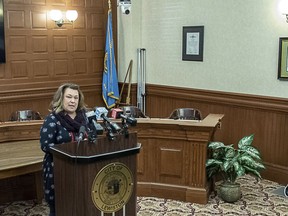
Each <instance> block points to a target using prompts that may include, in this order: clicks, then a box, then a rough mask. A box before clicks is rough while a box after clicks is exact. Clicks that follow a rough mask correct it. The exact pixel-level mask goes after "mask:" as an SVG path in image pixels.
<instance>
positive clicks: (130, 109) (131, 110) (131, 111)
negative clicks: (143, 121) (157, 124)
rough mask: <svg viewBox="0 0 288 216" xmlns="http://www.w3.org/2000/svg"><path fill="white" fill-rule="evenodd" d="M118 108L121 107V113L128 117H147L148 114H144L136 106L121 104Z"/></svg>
mask: <svg viewBox="0 0 288 216" xmlns="http://www.w3.org/2000/svg"><path fill="white" fill-rule="evenodd" d="M119 108H120V109H122V110H123V114H124V115H126V116H128V117H134V118H148V116H146V115H144V113H143V112H142V111H141V110H140V109H139V108H138V107H136V106H123V107H119Z"/></svg>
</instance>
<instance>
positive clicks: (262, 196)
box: [0, 175, 288, 216]
mask: <svg viewBox="0 0 288 216" xmlns="http://www.w3.org/2000/svg"><path fill="white" fill-rule="evenodd" d="M238 182H239V183H241V188H242V198H241V199H240V200H239V201H237V202H236V203H233V204H231V203H225V202H223V201H222V200H221V199H220V198H219V197H218V196H217V195H215V194H211V196H210V198H209V202H208V203H207V204H206V205H200V204H194V203H188V202H180V201H176V200H169V199H160V198H154V197H138V198H137V216H188V215H189V216H191V215H196V216H207V215H219V216H220V215H227V216H234V215H241V216H242V215H243V216H248V215H249V216H252V215H253V216H256V215H257V216H260V215H261V216H274V215H275V216H288V198H286V197H284V195H277V194H275V192H274V191H275V190H277V189H279V188H280V187H281V185H279V184H277V183H275V182H272V181H268V180H265V179H263V180H261V181H259V182H257V181H256V180H255V179H254V178H252V177H251V176H248V175H246V176H244V177H241V178H239V180H238ZM218 184H219V183H218ZM0 215H1V216H2V215H3V216H47V215H48V208H47V205H46V204H45V203H42V204H36V203H34V202H33V201H21V202H13V203H7V204H4V205H0Z"/></svg>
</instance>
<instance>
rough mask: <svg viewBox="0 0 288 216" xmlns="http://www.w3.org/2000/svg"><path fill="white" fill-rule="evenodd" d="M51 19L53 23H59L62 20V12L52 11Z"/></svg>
mask: <svg viewBox="0 0 288 216" xmlns="http://www.w3.org/2000/svg"><path fill="white" fill-rule="evenodd" d="M50 18H51V19H52V20H53V21H59V20H61V19H62V12H61V11H60V10H51V11H50Z"/></svg>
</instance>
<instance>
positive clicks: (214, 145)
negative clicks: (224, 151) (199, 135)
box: [208, 142, 225, 149]
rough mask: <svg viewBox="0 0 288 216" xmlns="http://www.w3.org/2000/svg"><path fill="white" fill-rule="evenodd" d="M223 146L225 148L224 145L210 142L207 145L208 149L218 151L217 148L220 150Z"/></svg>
mask: <svg viewBox="0 0 288 216" xmlns="http://www.w3.org/2000/svg"><path fill="white" fill-rule="evenodd" d="M223 146H225V145H224V143H222V142H210V143H209V144H208V148H210V149H218V148H221V147H223Z"/></svg>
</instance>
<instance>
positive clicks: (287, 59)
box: [278, 37, 288, 81]
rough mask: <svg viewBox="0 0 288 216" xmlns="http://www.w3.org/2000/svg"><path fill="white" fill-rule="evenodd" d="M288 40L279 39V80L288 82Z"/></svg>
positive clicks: (284, 38) (285, 38)
mask: <svg viewBox="0 0 288 216" xmlns="http://www.w3.org/2000/svg"><path fill="white" fill-rule="evenodd" d="M287 53H288V38H287V37H283V38H279V60H278V79H279V80H286V81H288V55H287Z"/></svg>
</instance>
